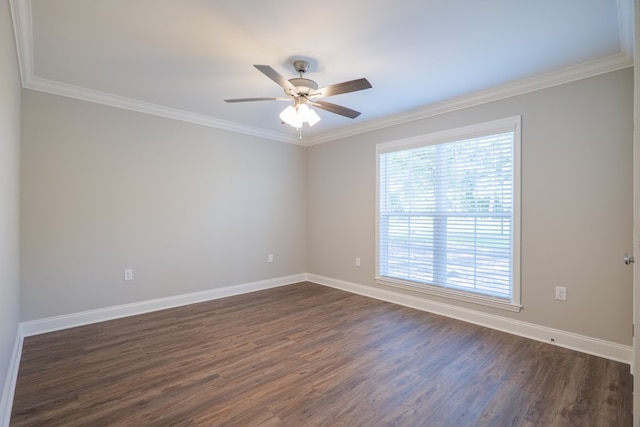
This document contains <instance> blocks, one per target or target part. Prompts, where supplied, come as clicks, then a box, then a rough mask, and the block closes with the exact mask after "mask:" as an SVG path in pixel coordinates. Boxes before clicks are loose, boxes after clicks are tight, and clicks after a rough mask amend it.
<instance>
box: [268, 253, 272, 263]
mask: <svg viewBox="0 0 640 427" xmlns="http://www.w3.org/2000/svg"><path fill="white" fill-rule="evenodd" d="M267 261H269V262H273V254H269V256H268V257H267Z"/></svg>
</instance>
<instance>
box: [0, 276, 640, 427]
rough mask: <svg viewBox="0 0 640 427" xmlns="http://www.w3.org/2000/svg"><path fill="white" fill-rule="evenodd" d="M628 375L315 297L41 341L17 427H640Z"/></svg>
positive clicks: (317, 291) (134, 322)
mask: <svg viewBox="0 0 640 427" xmlns="http://www.w3.org/2000/svg"><path fill="white" fill-rule="evenodd" d="M631 382H632V377H631V375H630V374H629V366H628V365H625V364H622V363H617V362H613V361H610V360H606V359H602V358H598V357H593V356H589V355H585V354H582V353H578V352H575V351H571V350H566V349H563V348H559V347H555V346H552V345H549V344H545V343H540V342H537V341H532V340H528V339H525V338H521V337H516V336H512V335H509V334H506V333H502V332H498V331H494V330H491V329H486V328H482V327H479V326H475V325H471V324H468V323H464V322H460V321H456V320H453V319H449V318H446V317H441V316H437V315H434V314H430V313H425V312H421V311H416V310H412V309H409V308H405V307H401V306H396V305H393V304H389V303H385V302H381V301H377V300H373V299H369V298H365V297H362V296H358V295H353V294H349V293H346V292H342V291H339V290H335V289H331V288H327V287H324V286H320V285H315V284H311V283H300V284H296V285H290V286H285V287H281V288H276V289H271V290H266V291H261V292H256V293H252V294H246V295H240V296H235V297H230V298H225V299H220V300H215V301H210V302H206V303H201V304H194V305H190V306H185V307H180V308H175V309H170V310H164V311H160V312H155V313H150V314H144V315H139V316H133V317H129V318H124V319H118V320H113V321H109V322H103V323H98V324H94V325H89V326H83V327H79V328H74V329H68V330H64V331H59V332H53V333H49V334H43V335H39V336H34V337H29V338H26V339H25V341H24V347H23V353H22V360H21V364H20V371H19V375H18V382H17V387H16V391H15V400H14V405H13V413H12V418H11V425H12V426H106V425H109V426H147V425H158V426H183V425H204V426H217V425H224V426H258V425H260V426H262V425H264V426H268V425H277V426H316V425H323V426H452V427H461V426H491V427H501V426H545V427H547V426H607V427H609V426H612V427H626V426H631V424H632V417H631V406H632V405H631V401H632V399H631Z"/></svg>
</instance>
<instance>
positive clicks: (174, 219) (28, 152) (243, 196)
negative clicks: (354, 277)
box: [21, 90, 307, 321]
mask: <svg viewBox="0 0 640 427" xmlns="http://www.w3.org/2000/svg"><path fill="white" fill-rule="evenodd" d="M22 105H23V109H22V123H23V125H22V175H21V178H22V185H21V196H22V214H21V239H22V240H21V242H22V247H21V257H22V267H21V272H22V280H21V282H22V285H21V290H22V320H25V321H26V320H32V319H39V318H44V317H50V316H55V315H61V314H67V313H76V312H80V311H85V310H91V309H97V308H102V307H110V306H115V305H120V304H126V303H133V302H138V301H144V300H150V299H154V298H160V297H167V296H172V295H179V294H185V293H190V292H197V291H203V290H209V289H214V288H219V287H224V286H230V285H235V284H244V283H249V282H253V281H260V280H266V279H270V278H276V277H283V276H287V275H291V274H299V273H304V272H305V271H306V269H307V267H306V246H305V244H306V229H307V225H306V218H307V212H306V186H307V183H306V170H307V166H306V150H305V148H304V147H299V146H296V145H292V144H286V143H279V142H273V141H266V140H263V139H260V138H256V137H251V136H246V135H240V134H234V133H230V132H226V131H222V130H218V129H212V128H208V127H204V126H199V125H194V124H189V123H183V122H179V121H175V120H167V119H164V118H160V117H155V116H151V115H146V114H141V113H136V112H132V111H126V110H121V109H116V108H111V107H107V106H103V105H98V104H92V103H87V102H83V101H78V100H74V99H70V98H63V97H59V96H55V95H49V94H45V93H41V92H35V91H30V90H25V91H24V92H23V104H22ZM270 253H271V254H274V262H273V263H267V255H268V254H270ZM125 268H133V269H134V280H133V281H130V282H129V281H126V282H125V281H124V280H123V270H124V269H125Z"/></svg>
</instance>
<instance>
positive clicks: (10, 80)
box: [0, 0, 20, 422]
mask: <svg viewBox="0 0 640 427" xmlns="http://www.w3.org/2000/svg"><path fill="white" fill-rule="evenodd" d="M19 168H20V77H19V73H18V61H17V57H16V47H15V42H14V38H13V27H12V24H11V13H10V11H9V2H8V1H7V0H3V1H1V2H0V396H2V390H3V387H4V385H5V381H6V375H7V371H8V368H9V363H10V360H11V353H12V350H13V344H14V342H15V338H16V334H17V332H18V322H19V321H20V288H19V282H20V276H19V273H20V260H19V242H20V241H19V236H18V230H19V222H18V221H19V193H18V191H19V182H20V181H19V178H20V170H19ZM0 422H2V414H0Z"/></svg>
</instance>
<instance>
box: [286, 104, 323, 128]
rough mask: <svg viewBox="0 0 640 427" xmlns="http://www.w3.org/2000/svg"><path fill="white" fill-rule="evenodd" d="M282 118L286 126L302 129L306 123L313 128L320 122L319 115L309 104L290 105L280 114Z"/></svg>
mask: <svg viewBox="0 0 640 427" xmlns="http://www.w3.org/2000/svg"><path fill="white" fill-rule="evenodd" d="M280 118H281V119H282V121H283V122H285V123H286V124H288V125H290V126H292V127H294V128H296V129H300V128H301V127H302V125H303V124H304V123H308V124H309V126H313V125H315V124H316V123H318V122H319V121H320V116H319V115H318V113H316V112H315V111H313V110H312V109H311V108H309V106H308V105H307V104H302V103H297V102H296V104H295V105H289V106H288V107H287V108H285V109H284V111H283V112H282V113H280Z"/></svg>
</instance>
